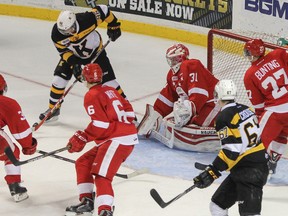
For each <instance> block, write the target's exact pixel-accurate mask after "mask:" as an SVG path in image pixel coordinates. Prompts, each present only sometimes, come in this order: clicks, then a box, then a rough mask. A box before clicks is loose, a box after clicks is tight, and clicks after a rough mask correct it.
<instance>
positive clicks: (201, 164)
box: [194, 162, 208, 170]
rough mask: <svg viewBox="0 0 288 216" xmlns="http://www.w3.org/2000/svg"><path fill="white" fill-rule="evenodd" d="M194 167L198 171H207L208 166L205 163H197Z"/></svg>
mask: <svg viewBox="0 0 288 216" xmlns="http://www.w3.org/2000/svg"><path fill="white" fill-rule="evenodd" d="M194 166H195V168H196V169H198V170H205V169H206V167H207V166H208V165H207V164H203V163H199V162H195V164H194Z"/></svg>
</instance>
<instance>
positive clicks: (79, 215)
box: [64, 211, 93, 216]
mask: <svg viewBox="0 0 288 216" xmlns="http://www.w3.org/2000/svg"><path fill="white" fill-rule="evenodd" d="M64 216H93V212H83V213H76V212H68V211H66V212H65V215H64Z"/></svg>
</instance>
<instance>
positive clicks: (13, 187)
mask: <svg viewBox="0 0 288 216" xmlns="http://www.w3.org/2000/svg"><path fill="white" fill-rule="evenodd" d="M8 187H9V190H10V193H11V196H12V197H13V199H14V201H15V202H21V201H23V200H25V199H27V198H28V197H29V196H28V194H27V189H26V188H25V187H21V186H20V183H18V182H15V183H12V184H9V185H8Z"/></svg>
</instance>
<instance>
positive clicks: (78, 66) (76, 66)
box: [72, 64, 83, 82]
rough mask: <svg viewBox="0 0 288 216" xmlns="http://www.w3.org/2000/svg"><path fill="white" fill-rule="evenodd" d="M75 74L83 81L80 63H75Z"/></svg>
mask: <svg viewBox="0 0 288 216" xmlns="http://www.w3.org/2000/svg"><path fill="white" fill-rule="evenodd" d="M72 70H73V75H74V77H75V78H76V79H77V80H78V81H79V82H82V81H83V79H82V67H81V65H80V64H75V65H73V69H72Z"/></svg>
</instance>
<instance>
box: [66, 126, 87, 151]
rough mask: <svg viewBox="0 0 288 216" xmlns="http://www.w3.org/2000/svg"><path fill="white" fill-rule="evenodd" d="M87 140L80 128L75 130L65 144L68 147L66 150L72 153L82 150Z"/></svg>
mask: <svg viewBox="0 0 288 216" xmlns="http://www.w3.org/2000/svg"><path fill="white" fill-rule="evenodd" d="M87 142H88V141H87V135H86V133H85V132H83V131H80V130H78V131H76V132H75V134H74V135H73V136H72V137H71V138H70V139H69V143H68V144H67V146H68V147H69V149H68V152H70V153H73V152H80V151H82V150H83V148H84V147H85V145H86V143H87Z"/></svg>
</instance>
